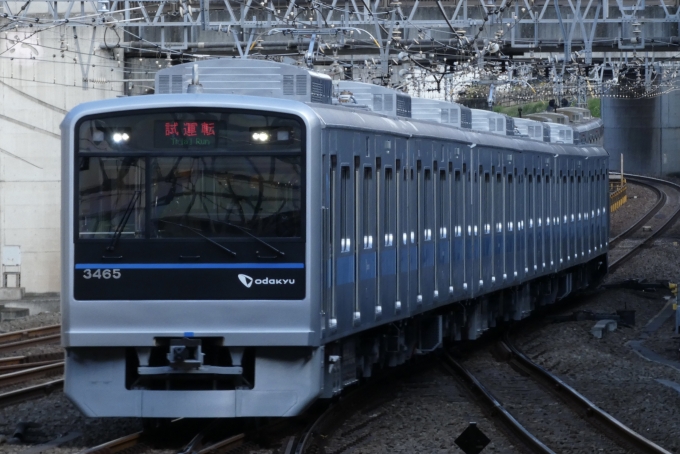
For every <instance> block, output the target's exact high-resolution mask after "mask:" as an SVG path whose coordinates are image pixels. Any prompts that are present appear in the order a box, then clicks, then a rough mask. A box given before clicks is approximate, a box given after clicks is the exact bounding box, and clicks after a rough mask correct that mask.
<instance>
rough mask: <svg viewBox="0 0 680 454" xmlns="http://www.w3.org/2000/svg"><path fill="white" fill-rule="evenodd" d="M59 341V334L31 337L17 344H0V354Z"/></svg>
mask: <svg viewBox="0 0 680 454" xmlns="http://www.w3.org/2000/svg"><path fill="white" fill-rule="evenodd" d="M60 341H61V334H52V335H49V336H42V337H33V338H30V339H26V340H20V341H17V342H9V343H6V344H0V353H5V352H11V351H14V350H19V349H22V348H26V347H32V346H34V345H44V344H56V343H58V342H60Z"/></svg>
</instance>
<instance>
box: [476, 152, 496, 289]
mask: <svg viewBox="0 0 680 454" xmlns="http://www.w3.org/2000/svg"><path fill="white" fill-rule="evenodd" d="M479 157H480V163H479V167H478V169H479V174H478V177H479V184H478V185H477V187H478V191H479V202H478V203H477V207H478V209H477V212H478V213H479V214H478V215H479V223H478V225H479V239H480V249H481V255H480V254H477V255H476V258H477V259H478V260H479V267H478V270H479V278H478V279H476V280H475V286H476V287H475V288H476V289H477V290H479V291H481V290H482V288H484V290H486V289H487V288H488V287H489V286H490V285H491V273H492V272H493V252H492V251H493V249H492V246H493V242H492V235H491V231H492V229H491V225H492V224H493V184H492V181H493V180H492V178H494V177H495V175H492V168H491V167H492V166H491V152H489V151H486V150H485V151H484V152H481V153H480V156H479Z"/></svg>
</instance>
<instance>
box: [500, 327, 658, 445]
mask: <svg viewBox="0 0 680 454" xmlns="http://www.w3.org/2000/svg"><path fill="white" fill-rule="evenodd" d="M503 345H504V346H505V347H506V348H507V349H508V350H509V351H510V352H511V353H512V360H514V361H517V362H518V363H519V364H520V365H521V366H522V368H523V369H524V370H525V371H527V372H528V373H529V374H531V376H532V377H534V378H535V379H537V380H541V381H544V382H547V383H548V385H549V388H550V389H552V390H554V391H555V392H557V393H558V394H559V395H560V397H562V398H563V399H564V400H566V401H568V403H569V404H571V405H574V406H576V407H577V408H579V409H581V410H582V411H583V412H584V414H586V415H587V416H588V417H590V418H593V419H595V420H597V422H599V423H600V424H603V425H604V426H605V427H607V428H608V429H609V430H611V431H612V432H614V433H615V434H616V435H617V436H618V437H620V438H621V439H623V440H625V441H626V442H627V443H629V444H631V445H632V446H635V448H636V449H638V450H639V451H638V452H640V453H644V454H671V453H670V451H667V450H665V449H663V448H662V447H660V446H659V445H657V444H655V443H654V442H652V441H650V440H648V439H646V438H645V437H643V436H642V435H640V434H638V433H637V432H635V431H634V430H632V429H630V428H629V427H628V426H626V425H625V424H623V423H621V422H620V421H619V420H617V419H616V418H614V417H613V416H611V415H610V414H609V413H607V412H605V411H604V410H602V409H600V408H599V407H598V406H597V405H595V404H594V403H593V402H591V401H590V400H589V399H588V398H586V397H585V396H583V395H582V394H581V393H579V392H578V391H576V390H575V389H574V388H572V387H571V386H569V385H568V384H567V383H565V382H564V381H563V380H562V379H560V378H559V377H557V376H556V375H553V374H552V373H550V372H548V371H547V370H546V369H544V368H542V367H541V366H539V365H538V364H536V363H534V362H533V361H531V360H530V359H529V358H527V357H526V356H525V355H524V353H522V352H521V351H519V349H517V347H515V346H514V345H513V344H512V342H510V340H509V339H507V338H506V339H505V341H503Z"/></svg>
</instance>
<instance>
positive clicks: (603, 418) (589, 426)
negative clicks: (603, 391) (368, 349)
mask: <svg viewBox="0 0 680 454" xmlns="http://www.w3.org/2000/svg"><path fill="white" fill-rule="evenodd" d="M496 348H497V350H496V351H495V354H494V355H492V354H491V353H490V352H488V351H487V352H486V353H485V354H484V355H476V356H475V357H474V358H473V359H471V360H468V361H465V362H461V361H459V360H456V359H455V358H453V357H452V356H451V355H450V354H448V353H445V354H444V356H443V360H444V364H445V368H447V369H448V370H450V371H451V373H453V374H455V375H457V376H458V377H460V379H461V380H462V381H463V382H464V383H466V384H467V386H468V387H469V388H470V389H471V391H472V392H473V393H474V394H475V396H477V397H478V398H479V400H480V402H481V403H482V405H483V406H485V407H486V410H487V411H488V412H489V414H491V415H492V417H493V418H494V419H496V420H497V421H499V422H500V423H501V424H502V425H503V426H505V427H506V429H507V430H508V431H509V432H510V433H511V434H512V435H513V436H514V438H515V439H516V440H518V441H520V442H521V443H522V444H523V445H524V446H525V447H526V448H527V449H529V450H530V451H531V452H536V453H545V454H548V453H550V454H554V453H575V454H576V453H583V452H598V451H601V452H608V453H612V452H620V453H629V452H635V453H644V454H652V453H653V454H670V452H669V451H667V450H665V449H663V448H662V447H660V446H658V445H656V444H654V443H653V442H651V441H649V440H647V439H646V438H644V437H642V436H641V435H639V434H637V433H636V432H634V431H633V430H631V429H629V428H628V427H626V426H625V425H624V424H622V423H621V422H620V421H618V420H616V419H615V418H614V417H612V416H611V415H609V414H607V413H606V412H604V411H603V410H601V409H600V408H598V407H597V406H596V405H595V404H594V403H593V402H591V401H590V400H588V399H587V398H585V397H584V396H583V395H582V394H580V393H579V392H578V391H576V390H574V389H573V388H572V387H571V386H569V385H568V384H567V383H565V382H564V381H563V380H561V379H560V378H559V377H557V376H555V375H553V374H551V373H550V372H548V371H547V370H545V369H543V368H541V367H540V366H538V365H536V364H534V363H533V362H532V361H531V360H529V359H528V358H527V357H526V356H525V355H524V354H522V352H520V351H519V350H518V349H517V348H516V347H514V346H513V345H512V344H511V343H510V342H509V341H507V340H506V341H503V342H499V344H498V345H497V347H496ZM494 357H495V358H498V357H501V358H503V359H504V361H502V362H499V361H498V360H497V359H495V358H494ZM617 446H619V448H618V450H617V448H616V447H617Z"/></svg>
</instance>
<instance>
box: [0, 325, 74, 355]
mask: <svg viewBox="0 0 680 454" xmlns="http://www.w3.org/2000/svg"><path fill="white" fill-rule="evenodd" d="M60 341H61V325H50V326H43V327H40V328H32V329H25V330H19V331H12V332H10V333H3V334H0V353H7V352H12V351H16V350H20V349H23V348H26V347H33V346H36V345H48V344H57V343H59V342H60Z"/></svg>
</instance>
